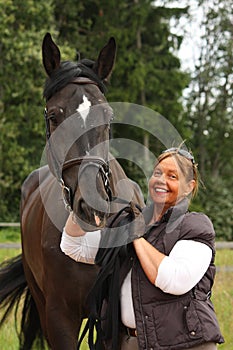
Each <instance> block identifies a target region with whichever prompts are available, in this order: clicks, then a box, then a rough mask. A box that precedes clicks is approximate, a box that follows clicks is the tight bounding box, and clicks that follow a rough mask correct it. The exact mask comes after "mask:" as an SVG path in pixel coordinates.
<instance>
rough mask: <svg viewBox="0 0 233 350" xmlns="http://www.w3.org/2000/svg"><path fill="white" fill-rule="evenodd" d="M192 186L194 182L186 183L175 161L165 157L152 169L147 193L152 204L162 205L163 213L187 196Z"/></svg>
mask: <svg viewBox="0 0 233 350" xmlns="http://www.w3.org/2000/svg"><path fill="white" fill-rule="evenodd" d="M194 185H195V181H194V180H192V181H190V182H188V183H187V181H186V179H185V176H184V175H183V173H182V172H181V170H180V168H179V166H178V165H177V162H176V161H175V159H174V158H173V157H167V158H165V159H163V160H162V161H161V162H160V163H159V164H158V165H157V166H156V167H155V168H154V172H153V174H152V177H151V178H150V180H149V193H150V196H151V199H152V200H153V202H154V203H155V204H159V205H163V207H164V208H163V211H165V210H167V209H168V208H169V207H171V206H174V205H175V204H176V203H177V202H178V201H179V200H180V199H182V198H184V197H185V196H187V195H188V194H189V193H190V192H191V191H192V190H193V187H194Z"/></svg>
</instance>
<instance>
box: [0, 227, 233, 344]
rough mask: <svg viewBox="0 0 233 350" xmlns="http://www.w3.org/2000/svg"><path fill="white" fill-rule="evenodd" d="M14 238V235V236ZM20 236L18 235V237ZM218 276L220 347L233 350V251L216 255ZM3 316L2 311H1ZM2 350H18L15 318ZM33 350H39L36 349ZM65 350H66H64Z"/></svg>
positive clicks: (1, 333) (1, 256)
mask: <svg viewBox="0 0 233 350" xmlns="http://www.w3.org/2000/svg"><path fill="white" fill-rule="evenodd" d="M1 233H2V232H1V231H0V242H9V241H11V242H12V241H14V242H15V241H17V239H12V235H10V236H11V239H9V235H8V234H7V235H6V234H4V235H1ZM13 236H14V235H13ZM17 236H18V235H17ZM19 253H20V250H19V249H0V262H1V261H3V260H5V259H8V258H10V257H13V256H15V255H18V254H19ZM216 266H217V267H218V271H217V274H216V280H215V285H214V288H213V296H212V301H213V303H214V307H215V310H216V313H217V317H218V320H219V324H220V328H221V331H222V334H223V336H224V338H225V344H222V345H220V346H219V350H232V349H233V270H227V269H225V267H226V266H233V250H219V251H217V254H216ZM0 315H1V311H0ZM0 349H1V350H17V349H18V340H17V333H16V331H15V326H14V319H13V317H12V318H11V319H10V320H9V321H8V322H6V323H5V324H4V326H3V327H2V328H1V330H0ZM87 349H88V347H87V345H86V344H83V346H82V350H87ZM33 350H37V349H36V348H35V349H33ZM64 350H65V349H64Z"/></svg>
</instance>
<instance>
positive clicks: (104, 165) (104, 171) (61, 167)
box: [44, 77, 113, 212]
mask: <svg viewBox="0 0 233 350" xmlns="http://www.w3.org/2000/svg"><path fill="white" fill-rule="evenodd" d="M69 84H79V85H84V84H94V85H96V86H99V85H98V83H97V82H95V81H93V80H90V79H89V78H85V77H77V78H75V79H73V80H72V81H70V83H69ZM44 118H45V126H46V139H47V145H48V149H49V152H50V154H51V157H52V160H53V165H54V170H55V176H56V178H57V180H58V182H59V184H60V185H61V187H62V196H63V201H64V204H65V207H66V209H67V210H68V211H70V212H71V211H72V210H73V199H74V196H73V193H72V189H71V187H69V186H67V185H66V184H65V181H64V179H63V171H65V170H67V169H69V168H72V167H73V166H77V165H78V166H80V165H81V164H82V165H83V166H82V168H81V169H80V171H79V176H81V173H82V172H83V170H84V169H86V168H87V167H90V166H94V167H97V168H98V169H99V172H100V174H101V177H102V180H103V184H104V188H105V191H106V193H107V195H108V198H109V201H111V200H112V197H113V196H112V190H111V187H110V175H111V171H110V168H109V164H108V162H106V161H105V160H104V159H103V158H101V157H98V156H88V155H86V156H83V157H77V158H73V159H69V160H67V161H65V162H64V163H63V164H60V162H59V161H58V159H57V157H56V155H55V153H54V151H53V148H52V145H51V140H50V136H51V132H50V125H49V118H48V111H47V109H46V108H45V111H44Z"/></svg>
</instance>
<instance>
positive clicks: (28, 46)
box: [0, 0, 233, 240]
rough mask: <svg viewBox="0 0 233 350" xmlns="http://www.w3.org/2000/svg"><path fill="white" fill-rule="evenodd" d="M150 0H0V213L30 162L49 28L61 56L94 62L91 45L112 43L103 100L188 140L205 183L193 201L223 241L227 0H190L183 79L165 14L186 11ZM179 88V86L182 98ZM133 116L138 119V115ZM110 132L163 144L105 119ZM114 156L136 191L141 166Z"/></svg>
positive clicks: (14, 204)
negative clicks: (190, 34)
mask: <svg viewBox="0 0 233 350" xmlns="http://www.w3.org/2000/svg"><path fill="white" fill-rule="evenodd" d="M158 3H159V6H158V5H156V1H151V0H127V1H125V0H124V1H123V0H119V1H117V2H116V1H114V0H110V1H109V0H108V1H107V0H103V1H101V2H100V1H99V0H88V1H85V2H84V1H78V0H66V1H65V0H56V1H55V0H48V1H46V2H44V1H43V0H38V1H35V0H24V1H23V2H22V1H20V0H0V15H1V22H0V35H1V43H0V67H1V69H0V164H1V167H0V193H1V195H0V220H2V221H8V220H9V221H14V220H15V221H18V220H19V200H20V187H21V184H22V182H23V180H24V179H25V177H26V176H27V175H28V174H29V173H30V172H31V170H33V169H34V168H36V167H38V166H39V165H40V158H41V154H42V151H43V148H44V143H45V137H44V133H45V131H44V122H43V116H42V113H43V108H44V101H43V97H42V91H43V85H44V80H45V72H44V69H43V66H42V62H41V43H42V40H43V37H44V34H45V33H46V32H51V34H52V35H53V37H54V38H55V40H56V41H57V42H58V44H59V46H60V47H61V52H62V60H65V59H75V58H76V56H78V57H81V58H83V57H88V58H93V59H96V53H97V52H98V51H99V48H101V47H102V46H103V45H104V44H105V43H106V42H107V41H108V39H109V37H110V36H114V37H115V39H116V42H117V47H118V50H117V58H116V64H115V70H114V72H113V75H112V77H111V80H110V82H109V87H108V92H107V98H108V100H109V101H112V102H119V101H122V102H124V101H125V102H130V103H134V104H137V105H143V106H147V107H149V108H151V109H153V110H154V111H156V112H158V113H160V114H161V115H163V116H164V117H165V118H166V119H167V120H168V121H170V122H171V123H172V124H173V125H174V127H175V128H176V129H177V131H178V132H179V133H180V135H182V137H183V138H184V139H185V138H187V139H188V142H187V143H188V146H191V148H192V150H193V153H194V155H195V157H196V158H197V159H198V163H199V170H200V173H201V176H202V178H203V180H204V183H205V185H206V188H207V189H206V190H205V191H203V192H202V193H200V196H198V197H197V199H196V200H195V202H194V203H193V208H194V209H197V210H202V211H204V212H206V213H207V214H208V215H209V216H210V217H211V219H212V220H213V222H214V224H215V227H216V232H217V236H218V237H219V238H221V239H229V240H230V239H233V234H232V221H231V217H232V211H231V210H232V209H231V207H232V204H231V203H232V199H231V197H232V187H233V180H232V166H233V158H232V156H231V149H232V129H233V119H232V107H233V106H232V84H233V79H232V77H233V72H232V67H233V65H232V61H233V60H232V58H233V57H232V17H231V16H232V13H231V7H230V6H229V5H228V1H227V0H221V1H220V0H216V1H214V2H212V1H209V0H208V1H203V0H196V4H197V6H199V9H200V10H202V12H203V17H202V18H203V21H202V27H203V31H202V33H203V35H202V41H201V44H200V57H199V59H198V61H197V62H196V69H195V71H194V72H193V74H192V75H191V76H190V74H188V73H187V72H183V71H182V70H181V67H180V60H179V59H178V58H177V56H176V53H177V51H178V50H179V47H180V45H181V43H182V36H181V35H178V34H174V33H173V31H172V30H171V19H176V21H177V23H178V22H179V20H180V18H181V17H182V16H188V6H187V7H184V8H176V7H174V4H173V2H171V1H170V0H163V1H159V2H158ZM186 3H187V5H188V4H189V2H188V1H186ZM189 82H191V83H190V84H189ZM185 87H189V88H188V98H187V99H186V100H185V101H184V100H182V93H183V90H184V89H185ZM135 120H137V122H138V125H139V126H140V125H143V120H142V116H141V115H138V116H135ZM158 127H159V126H158ZM113 137H114V138H118V137H123V138H125V139H133V140H136V141H137V142H139V143H140V144H142V145H143V144H144V145H145V146H146V147H149V149H150V150H151V151H152V152H153V153H154V154H155V155H157V154H158V153H159V152H160V151H161V149H162V146H163V145H161V144H160V142H159V141H158V140H157V139H155V138H154V137H152V135H150V134H149V133H148V132H146V131H144V130H143V129H140V128H132V127H129V128H126V126H124V127H122V125H116V124H115V125H114V128H113ZM121 162H122V164H123V166H124V168H125V170H126V173H127V174H128V175H129V176H130V177H131V178H132V179H134V180H136V181H137V182H138V183H139V184H140V185H141V186H142V189H143V192H144V194H145V196H146V194H147V185H146V181H145V179H144V178H143V174H142V170H141V169H140V168H139V167H137V165H135V164H134V162H132V161H124V160H122V161H121Z"/></svg>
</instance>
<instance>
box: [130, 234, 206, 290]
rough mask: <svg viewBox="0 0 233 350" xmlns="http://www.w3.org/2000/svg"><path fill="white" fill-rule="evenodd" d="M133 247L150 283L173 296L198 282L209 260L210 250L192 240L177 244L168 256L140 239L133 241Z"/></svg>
mask: <svg viewBox="0 0 233 350" xmlns="http://www.w3.org/2000/svg"><path fill="white" fill-rule="evenodd" d="M134 247H135V251H136V253H137V256H138V258H139V261H140V263H141V266H142V268H143V270H144V272H145V274H146V275H147V277H148V279H149V280H150V282H151V283H152V284H155V285H156V286H157V287H159V288H160V289H161V290H163V291H164V292H165V293H170V294H175V295H181V294H184V293H186V292H188V291H189V290H190V289H192V288H193V287H194V286H195V285H196V284H197V283H198V282H199V281H200V279H201V278H202V277H203V275H204V274H205V272H206V270H207V269H208V266H209V264H210V261H211V257H212V250H211V249H210V248H209V247H208V246H207V245H206V244H204V243H200V242H197V241H193V240H181V241H178V242H177V243H176V244H175V246H174V247H173V249H172V250H171V252H170V254H169V256H166V255H164V254H162V253H160V252H159V251H158V250H157V249H156V248H154V247H153V246H152V245H151V244H150V243H148V242H147V241H145V239H143V238H140V239H138V240H135V241H134Z"/></svg>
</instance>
